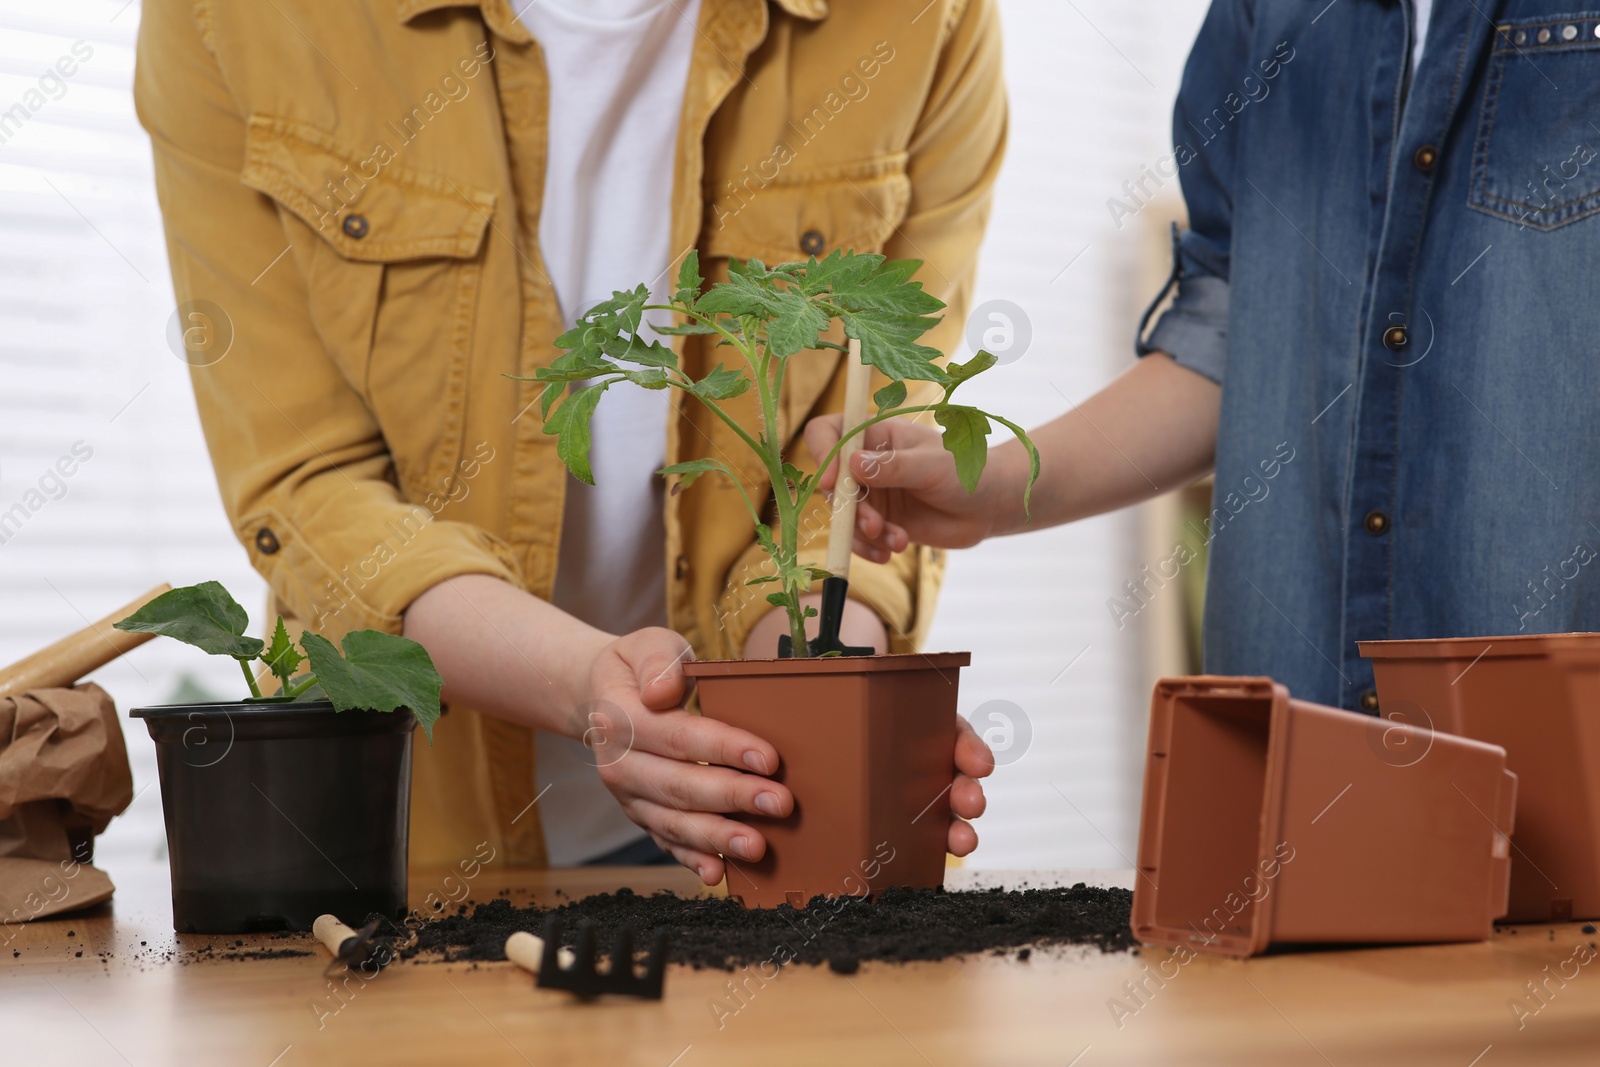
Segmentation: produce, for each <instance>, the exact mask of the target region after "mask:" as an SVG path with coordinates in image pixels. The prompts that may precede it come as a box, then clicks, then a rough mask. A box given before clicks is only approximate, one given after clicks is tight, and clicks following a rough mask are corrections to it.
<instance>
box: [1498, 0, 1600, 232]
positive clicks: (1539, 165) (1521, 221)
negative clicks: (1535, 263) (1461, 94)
mask: <svg viewBox="0 0 1600 1067" xmlns="http://www.w3.org/2000/svg"><path fill="white" fill-rule="evenodd" d="M1597 117H1600V12H1583V13H1579V14H1571V15H1544V16H1539V17H1537V18H1528V19H1521V20H1518V21H1515V22H1505V23H1501V24H1499V25H1498V26H1496V27H1495V34H1494V48H1493V51H1492V52H1491V53H1490V57H1489V66H1488V69H1487V71H1486V72H1485V77H1484V92H1483V105H1482V108H1481V111H1480V113H1479V118H1478V133H1477V138H1476V140H1475V142H1474V146H1473V154H1472V186H1471V192H1470V194H1469V198H1468V204H1469V206H1471V207H1472V208H1475V209H1476V210H1479V211H1483V212H1486V213H1488V214H1490V215H1495V216H1498V217H1500V218H1503V219H1508V220H1510V221H1512V222H1516V223H1517V224H1518V225H1521V226H1527V227H1529V228H1531V229H1535V230H1554V229H1557V228H1559V227H1562V226H1566V225H1568V224H1570V223H1573V222H1576V221H1578V220H1579V219H1583V218H1587V217H1588V216H1590V215H1593V214H1595V213H1596V212H1600V129H1597V128H1596V119H1597Z"/></svg>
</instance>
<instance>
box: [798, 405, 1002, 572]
mask: <svg viewBox="0 0 1600 1067" xmlns="http://www.w3.org/2000/svg"><path fill="white" fill-rule="evenodd" d="M842 419H843V416H841V415H822V416H819V417H817V418H815V419H812V420H811V422H810V423H808V424H807V425H806V447H807V448H809V449H810V450H811V454H812V455H813V456H815V457H817V458H818V459H819V460H820V459H821V458H822V457H823V456H826V455H827V454H828V451H829V450H830V449H831V448H833V446H834V445H835V444H836V443H837V442H838V440H839V434H840V425H841V422H842ZM860 447H861V451H859V452H856V453H855V454H853V455H852V456H850V457H849V461H850V470H851V473H853V474H854V475H855V477H856V480H857V481H858V482H859V483H860V484H861V485H862V486H864V487H865V488H866V494H865V495H864V496H863V497H862V499H861V502H860V504H858V505H857V507H856V535H855V540H854V543H853V545H852V550H853V551H854V552H855V554H856V555H858V556H861V557H862V558H863V559H870V560H875V561H876V562H879V563H882V562H884V561H886V560H887V559H888V558H889V557H890V556H891V555H892V554H893V553H895V552H902V551H904V550H905V548H906V547H907V546H908V545H909V544H911V543H912V542H916V543H917V544H922V545H933V546H936V547H939V548H966V547H968V546H969V545H975V544H977V543H978V542H979V541H982V540H983V539H984V538H985V537H988V536H989V535H990V534H992V533H995V532H996V531H997V528H998V527H997V520H998V518H999V516H1000V514H1001V512H1002V510H1004V511H1007V512H1009V511H1012V510H1020V508H1021V502H1022V485H1023V483H1024V481H1025V480H1026V477H1027V471H1026V469H1025V468H1024V469H1023V470H1022V471H1021V477H1022V479H1023V481H1018V480H1017V479H1016V472H1014V471H1012V470H1011V469H1010V468H1011V467H1012V465H1013V464H1012V462H1011V460H1012V457H1011V455H1010V450H1008V449H1006V448H1003V447H1002V448H996V449H992V450H990V452H989V464H988V466H987V467H986V468H985V470H984V473H983V477H982V478H981V479H979V481H978V488H977V491H976V492H972V493H968V492H967V491H966V489H964V488H963V487H962V485H961V481H960V479H958V478H957V477H956V463H955V459H954V458H953V457H952V456H951V455H950V453H949V452H946V451H945V449H944V445H943V444H942V443H941V442H940V439H939V433H938V431H936V430H933V429H930V428H928V427H926V426H919V425H917V424H916V423H914V422H911V421H909V420H906V419H889V420H887V421H885V422H880V423H878V424H877V425H875V426H870V427H868V428H867V429H866V431H865V432H864V433H863V434H862V437H861V441H860ZM838 473H839V471H838V463H837V462H834V463H832V464H830V465H829V467H828V469H827V470H826V471H824V472H823V475H822V482H821V485H822V487H823V488H824V489H829V490H831V489H832V488H833V487H834V484H835V483H836V481H837V480H838ZM1002 505H1004V507H1003V508H1002Z"/></svg>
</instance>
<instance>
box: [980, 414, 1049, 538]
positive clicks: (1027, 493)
mask: <svg viewBox="0 0 1600 1067" xmlns="http://www.w3.org/2000/svg"><path fill="white" fill-rule="evenodd" d="M984 414H986V415H989V417H990V418H991V419H993V420H994V421H995V422H998V423H999V424H1000V425H1002V426H1004V427H1005V428H1006V429H1008V430H1010V431H1011V432H1012V433H1013V434H1015V435H1016V437H1017V440H1018V441H1021V442H1022V447H1023V449H1024V450H1025V451H1026V452H1027V453H1028V484H1027V485H1026V486H1024V487H1023V489H1022V514H1023V515H1024V516H1026V517H1028V518H1030V519H1031V518H1032V517H1033V511H1032V508H1031V506H1030V505H1031V502H1032V499H1033V483H1035V482H1037V481H1038V480H1039V450H1038V449H1037V448H1036V447H1034V444H1033V438H1031V437H1029V436H1028V434H1027V431H1025V430H1024V429H1023V428H1022V427H1021V426H1018V425H1017V424H1016V423H1014V422H1012V421H1011V420H1010V419H1002V418H1001V417H1000V416H999V415H992V414H989V413H988V412H985V413H984Z"/></svg>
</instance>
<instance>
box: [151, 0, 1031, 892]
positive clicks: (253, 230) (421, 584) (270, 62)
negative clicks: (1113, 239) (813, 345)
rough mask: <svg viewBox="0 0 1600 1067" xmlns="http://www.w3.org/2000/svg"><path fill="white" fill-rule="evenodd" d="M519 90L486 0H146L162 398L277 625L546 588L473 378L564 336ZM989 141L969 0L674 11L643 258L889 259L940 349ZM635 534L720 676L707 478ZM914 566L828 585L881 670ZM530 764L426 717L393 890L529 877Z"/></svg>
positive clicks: (501, 740) (516, 484) (490, 0)
mask: <svg viewBox="0 0 1600 1067" xmlns="http://www.w3.org/2000/svg"><path fill="white" fill-rule="evenodd" d="M919 9H920V10H919ZM546 90H547V85H546V76H545V71H544V65H543V61H542V59H541V56H540V51H539V47H538V45H537V44H536V43H535V42H534V41H533V40H532V39H531V38H530V36H529V34H528V32H527V30H526V29H524V28H523V26H522V24H521V23H520V22H519V21H518V20H517V18H516V16H515V14H514V11H513V8H512V6H511V5H510V4H509V3H508V2H507V0H479V2H477V3H472V2H458V3H451V2H448V0H361V2H357V0H339V2H337V3H331V2H328V0H273V2H272V3H266V4H255V3H249V4H246V3H220V2H213V0H198V2H196V0H146V3H145V5H144V14H143V22H142V25H141V27H140V31H139V45H138V66H137V73H136V76H135V100H136V102H137V106H138V111H139V117H140V120H141V121H142V122H143V124H144V126H145V128H146V129H147V130H148V131H149V133H150V137H151V140H152V142H153V145H154V153H155V174H156V187H157V190H158V193H159V195H160V200H161V207H162V212H163V215H164V219H165V225H166V233H167V244H168V250H169V254H170V258H171V265H172V277H173V284H174V287H175V289H176V292H177V298H178V301H179V316H180V321H181V325H182V328H183V330H184V331H185V333H184V336H185V338H186V341H187V347H186V351H187V353H188V355H187V358H188V359H189V361H190V363H191V364H193V365H194V366H193V381H194V389H195V396H196V399H197V402H198V405H199V410H200V417H201V420H202V423H203V424H204V427H205V433H206V440H207V443H208V445H209V448H210V451H211V457H212V460H213V462H214V464H215V467H216V472H217V480H218V483H219V485H220V486H221V490H222V499H223V503H224V505H225V507H226V509H227V512H228V515H229V517H230V519H231V520H232V523H233V527H234V531H235V533H236V535H237V536H238V537H239V539H240V541H241V542H242V543H243V544H244V546H245V548H246V550H247V551H248V552H249V554H250V559H251V562H252V563H253V564H254V565H255V567H256V569H257V570H259V571H260V572H261V573H262V575H263V576H265V578H266V580H267V582H268V583H269V585H270V587H271V590H272V595H273V601H274V603H273V605H272V606H273V608H274V610H277V611H281V612H282V613H283V614H284V615H285V616H287V617H288V618H289V619H290V620H292V622H293V623H294V625H295V626H298V627H300V628H302V629H303V628H310V629H314V630H317V631H320V632H323V633H326V634H329V635H330V636H332V637H334V638H336V639H337V637H338V636H340V635H342V634H343V633H345V632H347V631H349V630H355V629H363V628H376V629H382V630H388V631H398V630H399V628H400V625H401V615H402V612H403V611H404V610H405V608H406V606H407V605H408V604H410V602H411V601H412V600H413V599H414V598H415V597H416V596H417V595H419V594H420V593H422V592H423V591H424V590H426V589H428V588H429V587H431V586H433V585H435V584H436V583H438V582H440V581H442V580H444V579H446V578H449V577H451V576H454V575H458V574H464V573H482V574H490V575H495V576H498V577H500V578H503V579H504V580H506V581H508V582H513V583H515V584H517V585H518V586H521V587H522V588H525V589H527V590H529V591H531V592H532V593H534V594H535V595H538V596H548V595H549V594H550V591H551V588H552V584H553V581H554V576H555V570H556V566H557V547H558V542H559V539H560V532H561V514H562V504H563V497H564V493H565V490H566V485H567V480H566V473H565V469H564V468H563V466H562V464H561V462H560V461H559V460H558V459H557V457H556V454H555V438H554V437H551V436H546V435H545V434H543V433H542V432H541V431H542V425H541V422H540V416H539V408H538V405H537V404H535V403H534V401H535V399H536V395H537V394H536V390H535V387H533V386H531V385H527V384H519V383H516V382H512V381H508V380H507V379H506V378H505V377H503V376H502V375H503V374H505V373H512V374H519V375H525V376H531V375H532V374H533V373H534V372H535V370H537V369H538V368H539V367H542V366H545V365H547V364H548V363H549V361H550V360H551V359H553V358H554V357H555V356H556V355H557V351H556V350H555V349H554V348H553V347H552V344H551V342H552V340H553V338H555V337H556V336H557V335H558V334H559V333H561V332H562V330H563V329H564V326H565V324H563V323H562V322H560V321H558V319H557V312H556V301H555V299H554V294H553V290H552V288H551V284H550V281H549V279H548V277H547V276H546V274H545V271H544V268H543V266H542V264H541V257H540V252H539V240H538V232H539V208H540V203H541V190H542V184H543V180H544V173H543V172H544V152H545V122H546V101H547V91H546ZM1005 124H1006V108H1005V99H1004V90H1003V87H1002V83H1001V69H1000V38H999V27H998V24H997V21H996V15H995V11H994V7H993V2H992V0H932V2H931V3H928V4H927V5H926V6H925V7H924V6H923V5H922V3H921V2H920V0H919V2H902V0H895V2H889V0H850V2H835V3H833V4H832V5H831V7H830V5H829V4H828V3H827V0H773V2H770V3H769V2H768V0H704V2H703V4H702V7H701V14H700V19H699V26H698V33H697V35H696V38H695V45H694V53H693V56H692V59H691V62H690V73H689V80H688V86H687V92H686V94H685V97H684V103H683V112H682V117H681V125H680V130H679V135H678V148H677V159H676V165H675V168H674V173H673V174H672V175H670V176H669V175H665V174H663V175H662V176H661V178H662V180H663V181H667V180H671V182H672V188H673V199H672V205H673V206H672V219H671V237H672V245H673V248H674V250H676V251H678V253H679V255H680V256H681V254H682V253H684V252H687V251H688V250H689V249H691V248H698V249H700V252H701V262H702V264H703V265H704V266H705V267H706V272H707V276H708V277H712V278H715V277H718V276H719V275H720V274H722V273H723V272H724V271H725V264H726V259H727V257H730V256H736V257H741V258H742V257H750V256H755V257H759V258H761V259H763V260H765V261H767V262H769V263H773V262H785V261H789V260H793V259H797V258H804V256H806V255H807V254H813V253H814V254H819V255H820V254H823V253H826V252H827V251H829V250H830V249H833V248H845V249H852V248H853V249H856V250H859V251H882V252H884V253H886V254H888V255H889V256H890V257H891V258H912V259H920V260H922V261H923V262H924V266H923V268H922V270H921V273H920V275H919V277H920V278H921V280H922V281H923V282H924V283H925V285H926V286H927V288H928V289H929V290H930V291H931V292H933V293H934V294H935V295H937V296H939V297H940V298H942V299H943V300H945V301H946V302H947V303H949V305H950V310H949V311H948V312H947V313H946V317H945V319H944V321H943V323H942V324H941V325H940V326H939V327H938V328H937V329H936V330H935V331H934V333H933V334H931V335H930V339H929V343H930V344H933V345H935V346H937V347H940V348H941V349H943V350H944V351H946V352H950V351H952V350H953V349H954V348H955V347H956V345H957V343H958V341H959V338H960V334H961V328H962V322H963V320H964V318H965V314H966V304H967V299H968V295H969V293H970V290H971V286H972V279H973V267H974V259H975V256H976V253H977V249H978V243H979V239H980V236H981V234H982V230H983V227H984V223H985V220H986V217H987V213H988V208H989V201H990V191H991V186H992V184H993V181H994V177H995V172H996V169H997V168H998V166H999V161H1000V156H1001V150H1002V146H1003V144H1004V139H1005ZM674 269H675V268H674ZM637 281H652V279H647V278H642V277H641V278H639V279H637ZM699 340H700V339H691V343H689V344H687V345H685V346H684V349H683V361H684V365H685V369H686V370H688V371H689V373H691V374H693V375H694V376H696V377H698V376H700V374H702V373H704V371H706V370H708V369H709V367H710V363H711V362H714V361H712V360H711V358H710V353H709V351H708V350H706V349H704V348H702V347H701V346H700V344H699ZM836 369H837V356H836V355H835V354H833V353H831V352H816V353H805V354H803V355H802V356H800V357H797V358H796V359H795V360H794V362H793V366H791V368H790V370H789V372H788V376H787V378H786V380H785V391H786V395H785V397H784V400H783V405H782V412H781V415H782V421H783V426H782V427H781V429H782V432H783V433H784V434H785V435H786V437H787V438H788V439H789V440H791V441H792V442H794V447H795V450H796V451H797V452H798V453H800V454H801V455H800V456H798V457H797V458H796V462H797V463H804V462H807V461H808V460H807V459H806V457H805V456H804V447H803V445H801V444H800V443H799V442H798V439H797V438H798V434H799V431H800V430H801V429H802V427H803V426H804V424H805V420H806V419H807V417H808V416H809V415H810V414H812V413H814V412H819V411H829V410H839V408H840V406H841V403H842V390H843V378H842V375H836V373H835V371H836ZM673 395H674V399H675V401H676V402H677V404H678V406H677V407H676V408H675V409H674V411H675V415H674V418H673V420H672V421H671V423H670V429H669V433H668V440H667V457H668V459H667V461H668V462H669V463H671V462H677V461H679V460H682V459H689V458H696V457H700V456H703V455H719V456H723V457H733V459H734V461H735V462H736V463H737V464H738V466H737V467H736V469H737V470H738V471H739V472H740V474H741V475H742V477H743V479H744V481H745V482H746V483H747V486H748V488H749V490H750V492H751V493H752V495H757V494H760V495H765V494H766V493H767V491H768V486H767V484H766V480H765V474H764V472H763V470H762V468H761V466H760V465H759V463H757V462H756V461H755V460H754V459H753V458H752V457H748V456H746V455H745V454H744V452H743V450H742V449H741V447H740V444H739V441H738V439H737V438H736V437H735V436H734V435H733V434H732V433H731V431H729V430H728V429H727V428H726V427H725V426H724V425H722V424H721V423H720V422H718V421H717V420H715V419H714V418H712V417H710V416H709V415H708V413H707V412H706V411H704V410H703V409H700V408H699V407H698V405H697V404H693V403H690V404H685V403H683V400H682V398H681V397H680V396H679V395H678V394H676V393H674V394H673ZM744 399H745V400H748V401H749V403H746V404H744V406H743V407H742V408H740V410H739V416H740V418H741V419H742V420H743V421H744V422H745V423H746V424H747V425H748V426H750V427H754V426H756V425H757V423H758V420H759V414H758V409H757V405H756V404H755V402H754V397H753V394H746V397H745V398H744ZM738 404H739V402H735V404H734V405H733V406H738ZM807 527H808V529H809V530H811V531H812V534H811V536H813V537H817V538H822V537H825V533H826V522H825V521H820V520H819V521H812V522H809V523H807ZM666 540H667V553H668V555H667V559H666V561H665V564H666V567H665V570H666V582H667V602H668V607H669V612H670V620H671V624H672V626H673V627H674V628H675V629H677V630H678V631H679V632H681V633H682V634H683V635H684V636H685V637H686V638H687V639H688V640H689V641H690V642H691V643H692V644H693V646H694V649H695V653H696V655H698V656H700V657H701V658H716V657H723V658H725V657H729V656H734V655H737V654H738V653H739V652H740V650H741V648H742V645H743V642H744V637H745V635H746V634H747V633H748V632H749V628H750V626H751V625H752V624H753V623H754V621H755V619H756V618H757V617H759V616H760V615H761V614H762V613H763V612H765V611H766V610H768V605H767V604H766V602H765V599H764V597H762V596H760V595H759V594H756V593H754V592H753V591H752V590H750V589H747V588H746V587H745V586H744V584H743V582H744V578H745V577H746V576H748V574H749V573H752V569H753V568H754V567H755V566H756V565H757V564H758V563H759V561H760V555H759V552H760V550H759V548H758V547H757V546H756V544H755V542H754V536H753V533H752V531H751V529H750V525H749V522H748V519H747V517H746V516H745V515H744V513H743V511H742V508H741V505H740V502H739V497H738V494H737V492H736V491H735V489H734V487H733V486H732V484H731V483H729V482H726V481H724V482H723V483H722V484H718V483H717V482H715V481H713V480H712V479H705V480H702V481H701V482H700V483H699V484H697V485H696V486H695V487H694V488H693V489H692V490H690V491H688V492H686V493H683V494H679V495H674V496H671V497H669V498H668V501H667V508H666ZM817 554H818V558H819V559H820V556H821V553H820V551H819V552H818V553H817ZM940 570H941V565H940V560H939V559H938V557H937V555H936V554H935V553H932V552H930V551H927V550H921V551H917V552H911V553H907V554H905V555H904V556H902V557H900V558H899V559H897V560H896V561H895V562H893V563H891V564H889V565H875V564H871V563H867V562H865V561H857V563H856V565H855V567H854V568H853V569H852V572H851V586H852V592H853V593H855V594H856V595H858V596H860V597H861V598H862V599H864V600H866V601H867V602H869V603H871V604H872V605H873V606H874V607H875V608H876V609H877V611H878V612H879V613H880V614H881V615H882V616H883V618H884V619H885V620H886V622H887V623H888V626H889V630H890V633H891V634H892V635H893V642H894V646H895V647H896V648H897V649H901V650H909V649H911V648H913V647H915V645H916V643H917V642H918V641H919V639H920V637H921V636H922V634H923V633H924V632H925V629H926V625H927V622H928V619H929V617H930V614H931V611H932V607H933V602H934V599H935V594H936V591H937V587H938V579H939V576H940ZM757 588H759V587H757ZM533 766H534V760H533V735H532V732H531V731H530V730H528V729H526V728H523V727H519V726H514V725H511V724H509V723H505V722H501V721H498V720H493V719H489V718H487V717H484V716H479V715H476V714H474V713H472V712H470V711H469V710H467V709H464V708H460V707H454V708H451V709H450V714H448V715H446V716H445V718H444V719H443V720H442V721H441V722H440V723H439V726H438V729H437V731H436V733H435V740H434V744H433V745H432V746H431V747H428V746H419V749H418V751H417V753H416V763H415V775H414V788H413V808H412V850H411V852H412V861H413V863H414V864H417V865H453V864H455V863H456V862H457V861H458V860H459V859H461V858H463V857H466V856H470V855H471V854H472V852H473V850H474V848H475V847H476V846H477V845H478V844H479V843H480V842H485V841H487V842H489V843H490V845H491V846H492V847H494V848H495V849H496V850H497V852H498V853H499V854H502V855H504V856H506V857H507V858H508V860H509V861H510V862H512V863H522V864H539V863H542V862H543V841H542V835H541V833H540V830H539V820H538V818H537V817H535V814H534V812H533V810H531V809H530V804H531V802H532V799H533V797H534V795H535V793H536V791H537V789H536V786H535V783H534V781H533Z"/></svg>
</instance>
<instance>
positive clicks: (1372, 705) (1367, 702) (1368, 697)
mask: <svg viewBox="0 0 1600 1067" xmlns="http://www.w3.org/2000/svg"><path fill="white" fill-rule="evenodd" d="M1356 703H1357V704H1358V705H1360V707H1361V710H1362V711H1365V712H1367V713H1369V714H1374V715H1375V714H1377V711H1378V691H1377V690H1376V689H1363V690H1362V691H1361V695H1360V696H1359V697H1357V698H1356Z"/></svg>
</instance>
